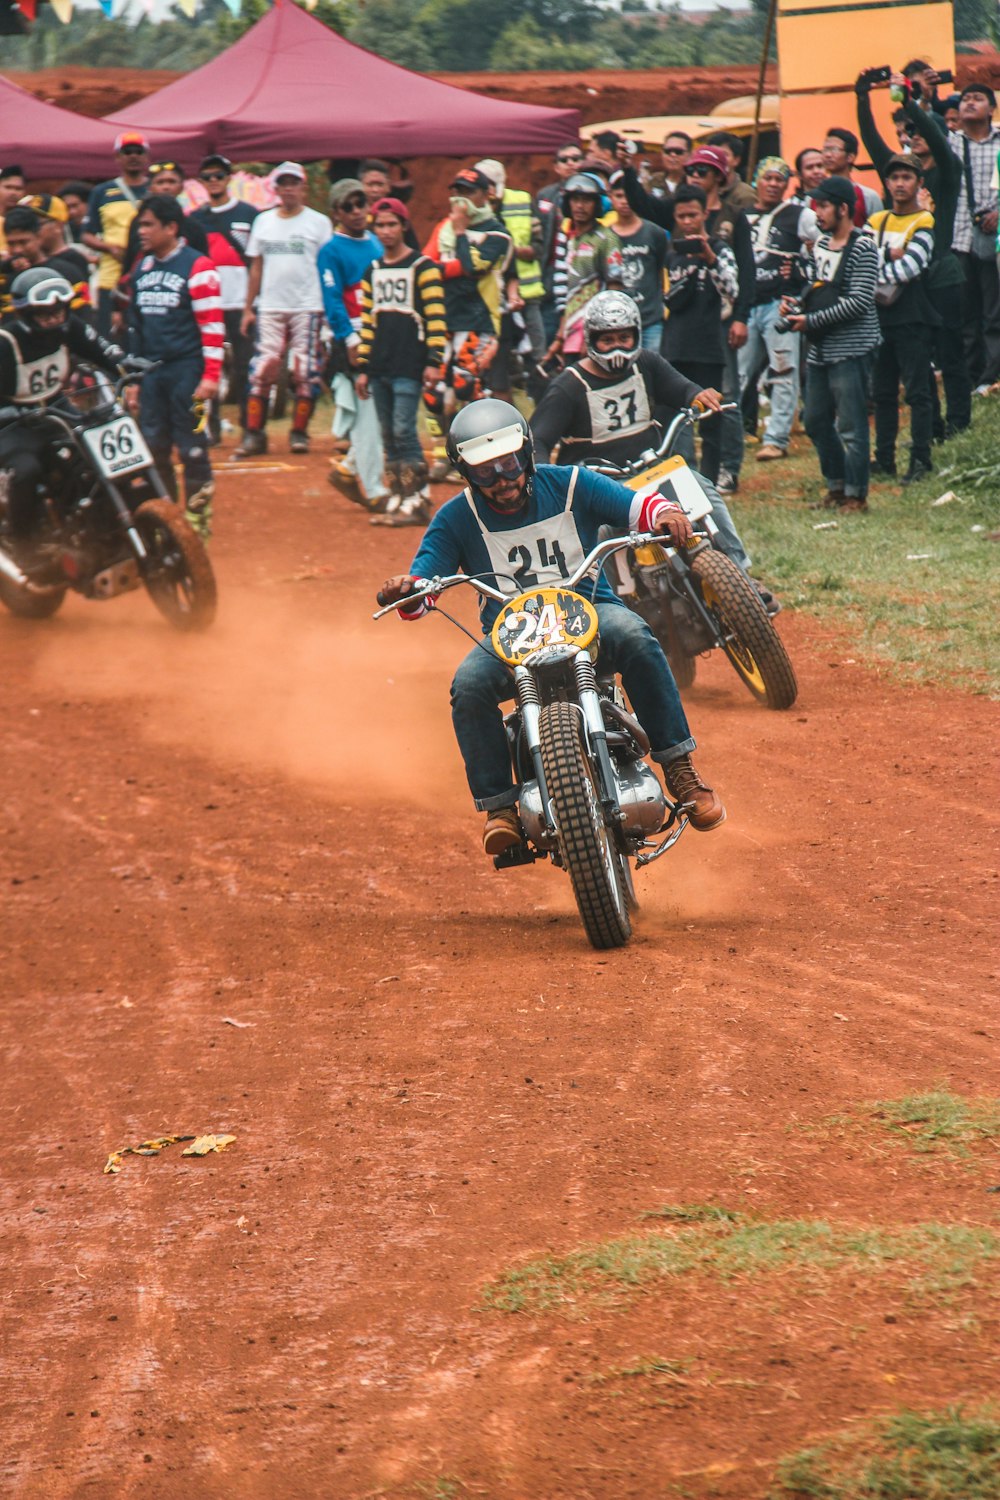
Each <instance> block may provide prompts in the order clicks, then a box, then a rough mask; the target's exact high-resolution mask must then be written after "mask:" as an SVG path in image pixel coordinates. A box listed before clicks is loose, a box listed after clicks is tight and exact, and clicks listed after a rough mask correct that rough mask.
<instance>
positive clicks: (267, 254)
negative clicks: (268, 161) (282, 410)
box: [233, 161, 330, 458]
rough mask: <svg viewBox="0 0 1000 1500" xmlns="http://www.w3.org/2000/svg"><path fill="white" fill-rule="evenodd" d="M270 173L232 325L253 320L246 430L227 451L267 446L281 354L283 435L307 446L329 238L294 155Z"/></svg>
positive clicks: (238, 454)
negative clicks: (286, 407) (288, 402)
mask: <svg viewBox="0 0 1000 1500" xmlns="http://www.w3.org/2000/svg"><path fill="white" fill-rule="evenodd" d="M271 180H272V182H273V183H274V186H275V188H276V189H277V193H278V198H279V199H280V202H279V204H278V206H277V208H268V209H266V210H265V211H264V212H263V213H262V214H258V215H257V218H256V219H255V220H254V223H253V228H252V229H251V231H250V240H249V243H248V245H247V260H248V262H249V265H250V274H249V277H248V285H247V297H246V306H245V308H244V310H243V317H242V319H241V320H240V327H241V329H242V331H243V332H244V333H246V332H248V331H249V329H250V326H251V324H252V323H253V322H254V321H255V320H256V323H257V352H256V353H255V355H254V357H253V360H252V362H251V365H250V392H249V395H248V397H247V415H246V431H245V432H244V434H243V441H242V442H241V443H240V446H239V447H238V448H237V449H236V451H235V452H234V454H233V457H234V458H253V457H255V456H256V455H257V454H259V453H266V452H267V433H266V431H265V430H264V428H265V423H266V421H267V405H268V397H269V396H270V393H271V387H272V386H273V385H274V383H275V381H276V380H277V378H278V376H279V374H280V372H281V367H282V362H283V361H284V360H289V363H290V377H291V383H292V386H293V389H294V393H295V407H294V411H293V414H292V430H291V433H290V434H289V440H288V441H289V447H290V448H291V450H292V452H293V453H308V451H309V432H308V427H309V418H310V417H311V416H312V410H313V407H314V406H315V404H316V395H317V383H318V380H319V332H320V328H321V326H322V322H323V295H322V292H321V290H320V284H319V274H318V272H317V270H316V254H317V251H318V250H319V247H320V246H321V245H323V244H325V243H326V241H327V240H328V239H329V238H330V221H329V219H328V218H327V217H326V215H325V214H319V213H317V212H316V211H315V209H312V208H307V207H306V192H307V184H306V174H305V172H304V171H303V169H302V167H300V166H299V164H298V162H295V161H283V162H282V163H281V166H280V167H276V168H275V170H274V172H273V174H272V179H271ZM255 303H256V310H255V308H254V304H255Z"/></svg>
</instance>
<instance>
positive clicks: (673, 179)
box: [648, 130, 691, 198]
mask: <svg viewBox="0 0 1000 1500" xmlns="http://www.w3.org/2000/svg"><path fill="white" fill-rule="evenodd" d="M690 156H691V137H690V136H689V135H688V134H687V133H686V132H685V131H683V130H671V131H670V132H669V134H668V135H665V136H664V137H663V145H662V146H661V147H660V161H661V162H662V163H663V166H662V169H661V170H660V171H659V172H651V173H650V174H649V183H648V186H649V191H650V192H651V193H652V195H653V197H654V198H672V197H673V196H674V194H675V193H676V191H677V189H678V188H679V187H681V186H682V185H683V184H684V183H685V182H686V181H687V177H686V175H685V168H686V166H687V164H688V160H689V158H690Z"/></svg>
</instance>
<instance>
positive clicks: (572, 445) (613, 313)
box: [531, 291, 780, 613]
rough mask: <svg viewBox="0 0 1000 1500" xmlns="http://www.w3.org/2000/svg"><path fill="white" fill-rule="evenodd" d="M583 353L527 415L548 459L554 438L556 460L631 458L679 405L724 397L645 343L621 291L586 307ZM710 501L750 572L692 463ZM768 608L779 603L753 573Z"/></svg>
mask: <svg viewBox="0 0 1000 1500" xmlns="http://www.w3.org/2000/svg"><path fill="white" fill-rule="evenodd" d="M584 344H585V349H586V353H585V355H584V357H583V359H581V360H580V361H579V362H578V363H577V364H575V365H573V366H571V367H570V368H569V369H567V370H564V371H563V373H562V374H561V375H559V376H557V377H556V379H555V380H552V381H550V382H549V384H548V385H547V386H546V389H545V394H544V395H543V397H542V399H541V401H540V402H539V403H538V406H537V407H536V409H535V413H534V416H533V417H532V419H531V432H532V436H533V438H534V440H535V453H536V455H537V457H538V459H539V461H540V462H542V463H548V462H550V459H551V454H552V450H553V449H554V448H555V447H556V446H557V445H558V448H559V459H558V462H559V463H560V464H587V463H612V464H622V465H625V464H629V463H632V462H634V461H635V460H636V459H637V458H638V457H639V456H640V454H642V453H644V452H645V451H646V450H647V449H648V448H656V447H657V446H658V445H659V443H660V441H661V439H662V436H663V430H664V424H665V422H666V420H667V419H669V417H671V416H673V414H674V412H675V411H677V409H678V408H679V407H682V406H695V407H698V408H700V409H701V410H702V411H718V410H719V408H720V406H721V405H722V397H721V395H720V394H719V392H718V391H717V390H714V389H712V388H711V387H709V388H707V389H704V390H703V389H702V388H701V387H699V386H697V385H696V384H695V383H694V382H693V381H691V380H688V378H687V376H686V375H682V374H681V373H680V372H679V371H678V370H675V369H674V367H673V365H672V364H670V363H669V362H668V361H667V360H665V359H664V358H663V356H662V355H661V354H657V353H656V351H655V350H653V349H643V348H642V319H641V316H640V313H639V309H638V307H637V306H636V304H635V303H634V302H633V301H632V298H631V297H629V296H627V294H626V293H625V292H618V291H607V292H599V293H598V295H597V296H596V297H594V298H593V299H592V300H591V301H590V302H589V303H588V304H587V309H586V312H585V314H584ZM692 473H694V475H695V477H696V479H697V480H698V483H699V484H700V485H701V487H702V489H703V490H704V491H705V493H706V495H707V496H708V498H709V499H710V500H711V502H712V517H713V519H714V521H715V524H716V526H717V527H718V533H719V535H718V542H719V547H720V548H721V550H722V551H723V552H725V553H726V555H727V556H728V557H730V558H731V559H732V561H733V562H734V563H735V564H736V566H737V567H738V568H740V569H742V571H743V572H744V573H747V574H748V575H749V570H750V559H749V557H748V556H747V552H746V549H745V547H744V546H743V543H742V541H741V539H740V536H739V533H738V532H737V530H736V527H735V525H734V523H733V518H732V516H731V515H730V513H729V508H728V506H727V505H726V502H725V501H724V500H723V499H722V496H721V495H720V494H719V492H718V490H717V489H716V488H715V486H714V485H713V484H711V483H710V481H709V480H707V479H706V478H705V477H704V475H703V474H699V473H698V472H697V470H692ZM754 584H755V587H756V588H757V589H758V590H759V592H760V594H761V597H762V599H763V600H764V603H765V606H766V607H767V608H768V610H769V612H771V613H776V612H777V609H778V608H779V607H780V606H778V604H777V601H776V600H775V599H774V597H773V595H772V594H771V593H770V591H769V590H767V589H765V588H763V587H762V586H761V585H760V584H759V583H757V582H756V580H754Z"/></svg>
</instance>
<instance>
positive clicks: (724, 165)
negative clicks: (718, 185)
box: [684, 146, 729, 182]
mask: <svg viewBox="0 0 1000 1500" xmlns="http://www.w3.org/2000/svg"><path fill="white" fill-rule="evenodd" d="M692 167H714V168H715V170H716V171H717V172H718V174H719V176H720V177H721V179H722V181H723V182H725V180H726V178H727V177H728V176H729V161H728V158H727V157H726V154H725V152H724V151H720V150H719V148H718V146H699V147H698V149H697V151H695V152H694V153H693V154H692V157H691V160H690V161H689V162H688V164H687V166H686V167H685V168H684V170H685V172H690V170H691V168H692Z"/></svg>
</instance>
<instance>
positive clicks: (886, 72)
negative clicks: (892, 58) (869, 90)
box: [868, 67, 892, 83]
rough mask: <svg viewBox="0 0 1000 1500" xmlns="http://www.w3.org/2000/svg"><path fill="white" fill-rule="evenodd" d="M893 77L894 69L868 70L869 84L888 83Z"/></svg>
mask: <svg viewBox="0 0 1000 1500" xmlns="http://www.w3.org/2000/svg"><path fill="white" fill-rule="evenodd" d="M891 77H892V69H891V68H888V67H886V68H869V69H868V81H869V83H888V82H889V79H890V78H891Z"/></svg>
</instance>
